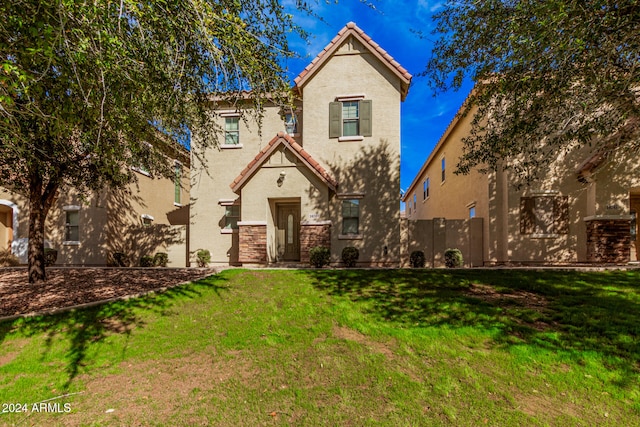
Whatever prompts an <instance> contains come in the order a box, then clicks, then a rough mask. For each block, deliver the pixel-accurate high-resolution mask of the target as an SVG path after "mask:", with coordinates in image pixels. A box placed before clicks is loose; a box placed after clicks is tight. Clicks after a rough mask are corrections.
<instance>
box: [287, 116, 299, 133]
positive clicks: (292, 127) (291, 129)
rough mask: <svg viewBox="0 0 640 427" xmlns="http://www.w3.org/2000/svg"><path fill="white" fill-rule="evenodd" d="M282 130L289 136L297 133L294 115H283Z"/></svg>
mask: <svg viewBox="0 0 640 427" xmlns="http://www.w3.org/2000/svg"><path fill="white" fill-rule="evenodd" d="M284 128H285V130H286V131H287V133H288V134H289V135H294V134H296V133H298V119H297V117H296V115H295V114H294V113H286V114H285V115H284Z"/></svg>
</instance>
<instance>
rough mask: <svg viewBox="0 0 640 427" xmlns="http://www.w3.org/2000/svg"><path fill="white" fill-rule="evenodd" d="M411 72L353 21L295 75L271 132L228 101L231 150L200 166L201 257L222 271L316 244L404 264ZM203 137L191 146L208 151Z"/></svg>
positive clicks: (221, 118)
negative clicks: (404, 140)
mask: <svg viewBox="0 0 640 427" xmlns="http://www.w3.org/2000/svg"><path fill="white" fill-rule="evenodd" d="M410 81H411V75H410V74H409V73H408V72H407V71H406V70H405V69H404V68H402V67H401V66H400V65H399V64H398V63H397V62H396V61H394V60H393V58H392V57H391V56H390V55H389V54H388V53H386V52H385V51H384V50H383V49H382V48H381V47H380V46H378V45H377V44H376V43H375V42H373V41H372V40H371V38H370V37H368V36H367V35H366V34H365V33H364V32H363V31H362V30H361V29H360V28H358V27H357V26H356V25H355V24H354V23H349V24H347V25H346V26H345V27H344V28H343V29H342V30H341V31H340V32H339V33H338V34H337V36H336V37H335V38H334V39H333V40H332V41H331V42H330V43H329V44H328V45H327V46H326V47H325V49H324V50H323V51H322V52H321V53H320V54H319V55H318V56H317V57H316V58H315V59H314V60H313V61H312V62H311V64H309V66H307V67H306V68H305V69H304V70H303V71H302V72H301V73H300V75H299V76H298V77H297V78H296V79H295V87H294V88H293V93H294V98H295V99H296V100H295V102H294V105H293V107H291V106H287V107H282V106H279V105H276V103H273V104H271V105H266V106H265V109H264V115H263V118H262V124H261V128H260V129H259V128H258V125H257V124H256V123H255V122H254V121H253V120H251V118H250V117H249V116H248V114H245V112H243V109H242V108H241V106H240V107H239V106H233V107H231V106H228V105H225V104H224V103H222V102H219V103H217V104H216V106H215V110H214V111H213V114H215V118H216V120H217V123H218V124H219V126H220V128H221V129H222V130H223V131H224V136H222V142H221V143H220V144H219V145H218V147H216V148H212V149H209V150H208V151H207V152H206V154H205V159H204V160H205V161H206V163H207V167H208V169H205V167H203V165H202V164H201V163H200V161H199V160H198V159H195V158H193V159H192V170H191V171H192V187H191V196H192V207H191V224H190V238H189V240H190V251H191V252H192V254H193V253H195V252H197V251H198V250H200V249H208V250H209V251H210V253H211V258H212V263H214V264H227V265H228V264H231V265H239V264H245V265H246V264H272V263H298V262H302V263H305V262H308V259H309V250H310V249H311V248H312V247H314V246H325V247H329V248H330V249H331V254H332V262H334V263H339V261H340V254H341V251H342V249H343V248H344V247H346V246H355V247H357V248H358V249H359V251H360V258H359V264H360V265H367V266H368V265H375V266H396V265H399V262H400V221H399V217H400V212H399V210H400V209H399V200H398V195H399V193H400V181H399V172H400V171H399V168H400V105H401V102H402V101H403V100H404V99H405V97H406V95H407V92H408V89H409V84H410ZM200 137H201V136H199V134H198V132H197V130H196V131H195V132H194V135H193V142H192V144H198V138H200Z"/></svg>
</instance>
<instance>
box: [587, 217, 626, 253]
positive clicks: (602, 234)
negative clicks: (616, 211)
mask: <svg viewBox="0 0 640 427" xmlns="http://www.w3.org/2000/svg"><path fill="white" fill-rule="evenodd" d="M585 222H586V225H587V261H588V262H605V263H627V262H629V260H630V257H631V249H630V247H631V229H630V227H631V221H630V220H629V219H609V218H607V219H597V218H595V219H588V220H585Z"/></svg>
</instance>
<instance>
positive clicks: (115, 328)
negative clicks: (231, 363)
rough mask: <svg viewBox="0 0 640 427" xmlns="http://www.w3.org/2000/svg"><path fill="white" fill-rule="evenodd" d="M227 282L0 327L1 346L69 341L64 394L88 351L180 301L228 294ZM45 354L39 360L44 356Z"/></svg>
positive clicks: (212, 279) (215, 279)
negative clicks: (9, 341) (17, 339)
mask: <svg viewBox="0 0 640 427" xmlns="http://www.w3.org/2000/svg"><path fill="white" fill-rule="evenodd" d="M226 281H227V279H225V278H224V277H221V276H219V275H213V276H209V277H207V278H204V279H201V280H197V281H194V282H190V283H187V284H184V285H180V286H176V287H173V288H170V289H168V290H165V291H162V292H154V293H149V294H147V295H145V296H141V297H137V298H131V299H123V300H118V301H114V302H108V303H105V304H100V305H96V306H92V307H89V308H84V309H77V310H71V311H65V312H61V313H57V314H53V315H43V316H34V317H27V318H19V319H15V320H12V321H6V322H2V323H0V342H4V341H5V339H6V338H7V337H8V336H9V335H16V336H22V337H27V338H29V337H33V336H36V335H40V334H44V335H46V339H45V343H46V352H48V351H50V349H51V348H52V347H53V345H54V342H57V341H68V342H69V349H68V351H67V353H66V355H65V370H66V374H67V380H66V382H65V384H64V389H65V390H67V389H68V388H69V386H70V385H71V384H72V382H73V380H74V379H75V378H76V377H77V375H78V373H79V371H80V369H81V367H82V366H83V365H84V364H85V361H86V358H87V353H88V351H89V349H90V348H91V347H92V346H93V345H94V344H96V343H99V342H101V341H104V340H105V339H106V338H107V337H108V336H110V335H113V334H123V335H125V336H126V337H127V341H128V337H129V336H130V334H131V332H132V331H133V330H134V329H135V328H137V327H143V326H144V325H145V323H144V320H143V317H144V315H145V313H156V314H159V315H161V316H166V315H170V314H172V311H171V308H172V307H173V306H174V305H175V304H176V303H178V302H179V301H185V300H192V299H196V298H198V297H200V296H202V295H203V293H205V292H207V293H208V292H210V291H213V292H214V293H215V294H216V295H218V296H220V294H221V293H222V292H223V291H228V286H226V285H225V282H226ZM46 352H45V353H43V355H42V357H43V358H44V357H45V356H46Z"/></svg>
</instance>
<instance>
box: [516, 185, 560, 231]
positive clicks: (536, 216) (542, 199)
mask: <svg viewBox="0 0 640 427" xmlns="http://www.w3.org/2000/svg"><path fill="white" fill-rule="evenodd" d="M520 233H521V234H528V235H531V237H553V236H554V235H557V234H567V233H569V198H568V197H566V196H554V195H542V196H533V197H521V198H520Z"/></svg>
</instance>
